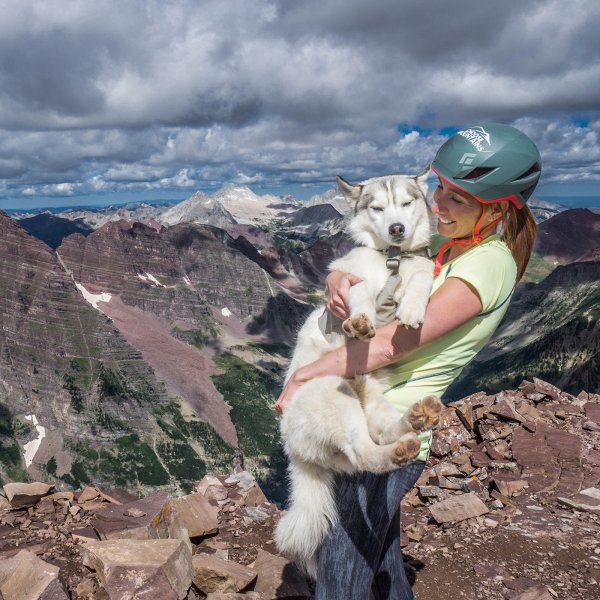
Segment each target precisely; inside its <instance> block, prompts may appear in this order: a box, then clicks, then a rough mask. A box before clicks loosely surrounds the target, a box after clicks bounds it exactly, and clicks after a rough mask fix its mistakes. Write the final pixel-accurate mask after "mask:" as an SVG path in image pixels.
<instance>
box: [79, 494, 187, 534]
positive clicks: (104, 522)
mask: <svg viewBox="0 0 600 600" xmlns="http://www.w3.org/2000/svg"><path fill="white" fill-rule="evenodd" d="M135 515H140V516H135ZM90 525H91V526H92V527H93V528H94V529H95V530H96V532H97V534H98V537H99V538H100V539H101V540H114V539H128V538H133V539H138V540H147V539H157V538H160V539H166V538H176V539H181V540H185V541H186V542H187V543H189V539H188V535H187V530H186V528H185V526H184V524H183V521H182V519H181V517H180V516H179V513H178V512H176V511H175V510H173V506H172V504H171V502H170V501H169V500H168V493H167V492H158V493H156V494H152V495H150V496H147V497H146V498H142V499H141V500H136V501H135V502H130V503H128V504H118V505H111V506H108V507H106V508H104V509H102V510H99V511H98V512H97V513H96V514H95V515H94V518H93V519H92V521H91V523H90Z"/></svg>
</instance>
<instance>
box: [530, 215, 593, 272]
mask: <svg viewBox="0 0 600 600" xmlns="http://www.w3.org/2000/svg"><path fill="white" fill-rule="evenodd" d="M597 248H600V215H599V214H596V213H594V212H592V211H591V210H588V209H587V208H573V209H570V210H565V211H563V212H561V213H559V214H557V215H555V216H553V217H551V218H549V219H548V220H547V221H544V222H543V223H540V225H539V227H538V236H537V239H536V242H535V248H534V249H535V251H536V253H537V254H539V255H541V256H544V257H546V258H555V259H557V260H559V261H560V262H573V261H576V260H580V259H584V258H585V257H586V256H587V255H589V254H591V252H592V251H594V250H595V249H597Z"/></svg>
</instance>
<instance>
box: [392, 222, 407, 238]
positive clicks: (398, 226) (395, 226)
mask: <svg viewBox="0 0 600 600" xmlns="http://www.w3.org/2000/svg"><path fill="white" fill-rule="evenodd" d="M388 231H389V232H390V235H393V236H399V235H404V225H402V223H392V224H391V225H390V228H389V230H388Z"/></svg>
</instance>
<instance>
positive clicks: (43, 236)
mask: <svg viewBox="0 0 600 600" xmlns="http://www.w3.org/2000/svg"><path fill="white" fill-rule="evenodd" d="M19 225H21V227H22V228H23V229H25V231H27V232H29V233H30V234H31V235H33V236H35V237H36V238H38V239H39V240H42V242H44V243H45V244H47V245H48V246H50V248H53V249H56V248H58V247H59V246H60V244H61V242H62V241H63V239H64V238H66V237H67V236H68V235H71V234H72V233H80V234H81V235H89V234H90V233H91V232H92V231H94V229H93V227H90V226H89V225H87V224H86V223H85V222H84V221H83V220H81V219H75V220H70V219H64V218H62V217H57V216H55V215H53V214H52V213H48V212H45V213H40V214H39V215H35V216H33V217H27V218H25V219H21V220H20V221H19Z"/></svg>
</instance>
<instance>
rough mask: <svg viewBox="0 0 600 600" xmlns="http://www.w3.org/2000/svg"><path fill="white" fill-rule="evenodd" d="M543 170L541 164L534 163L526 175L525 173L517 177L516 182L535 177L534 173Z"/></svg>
mask: <svg viewBox="0 0 600 600" xmlns="http://www.w3.org/2000/svg"><path fill="white" fill-rule="evenodd" d="M541 170H542V167H541V166H540V164H539V163H534V164H533V165H531V167H529V169H527V171H525V173H523V174H522V175H519V177H517V178H516V179H515V181H519V180H520V179H525V178H526V177H529V176H530V175H533V174H534V173H539V172H540V171H541Z"/></svg>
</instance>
